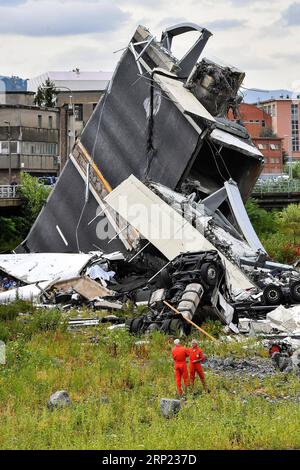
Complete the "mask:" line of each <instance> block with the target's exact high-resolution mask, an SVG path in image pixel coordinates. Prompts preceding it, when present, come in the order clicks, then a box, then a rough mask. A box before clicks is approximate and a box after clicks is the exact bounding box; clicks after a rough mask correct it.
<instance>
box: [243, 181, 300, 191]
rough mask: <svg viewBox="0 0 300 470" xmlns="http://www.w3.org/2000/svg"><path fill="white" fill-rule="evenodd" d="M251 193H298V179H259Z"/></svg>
mask: <svg viewBox="0 0 300 470" xmlns="http://www.w3.org/2000/svg"><path fill="white" fill-rule="evenodd" d="M252 192H253V193H256V194H258V193H260V194H265V193H299V192H300V180H286V181H280V182H278V181H260V182H258V183H256V185H255V186H254V188H253V191H252Z"/></svg>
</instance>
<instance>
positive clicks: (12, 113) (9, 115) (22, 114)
mask: <svg viewBox="0 0 300 470" xmlns="http://www.w3.org/2000/svg"><path fill="white" fill-rule="evenodd" d="M39 115H40V116H42V125H41V127H42V128H44V129H49V116H51V117H52V122H53V129H59V110H54V109H52V108H51V109H50V108H46V109H41V108H38V107H35V106H32V107H30V106H28V107H22V106H10V105H8V106H6V105H0V127H7V125H6V124H4V121H9V122H10V124H11V126H21V127H35V128H37V127H39V118H38V116H39Z"/></svg>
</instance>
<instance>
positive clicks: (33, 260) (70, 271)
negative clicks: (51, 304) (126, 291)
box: [0, 252, 102, 284]
mask: <svg viewBox="0 0 300 470" xmlns="http://www.w3.org/2000/svg"><path fill="white" fill-rule="evenodd" d="M101 255H102V253H99V252H98V254H97V255H95V253H93V254H84V253H80V254H72V253H30V254H11V255H0V269H1V270H2V271H4V272H6V273H7V274H8V275H10V276H13V277H14V278H16V279H19V280H20V281H22V282H24V283H25V284H34V283H35V282H41V281H54V280H60V279H68V278H71V277H76V276H79V275H80V273H81V272H82V270H83V269H84V268H85V266H86V265H87V264H88V263H89V262H91V260H93V259H95V258H97V257H98V258H100V257H101Z"/></svg>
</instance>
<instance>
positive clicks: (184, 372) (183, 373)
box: [172, 339, 189, 396]
mask: <svg viewBox="0 0 300 470" xmlns="http://www.w3.org/2000/svg"><path fill="white" fill-rule="evenodd" d="M174 344H175V347H174V348H173V350H172V357H173V359H174V370H175V380H176V386H177V391H178V395H180V396H181V395H182V394H183V393H182V388H181V379H183V382H184V385H185V388H187V387H188V386H189V373H188V368H187V365H186V358H187V357H188V356H189V350H188V348H186V347H184V346H181V344H180V340H179V339H175V341H174Z"/></svg>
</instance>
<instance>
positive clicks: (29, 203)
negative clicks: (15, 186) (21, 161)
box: [0, 173, 51, 252]
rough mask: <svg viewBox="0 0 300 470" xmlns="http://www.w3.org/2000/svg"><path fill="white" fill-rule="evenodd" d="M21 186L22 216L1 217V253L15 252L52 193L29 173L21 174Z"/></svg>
mask: <svg viewBox="0 0 300 470" xmlns="http://www.w3.org/2000/svg"><path fill="white" fill-rule="evenodd" d="M20 184H21V187H20V189H19V192H20V196H21V198H22V199H23V205H22V209H21V213H20V216H17V217H13V218H12V217H10V218H8V217H0V227H1V231H0V252H7V251H10V250H13V249H14V248H15V247H16V246H17V245H18V244H19V243H20V242H21V241H22V240H24V238H25V237H26V236H27V234H28V232H29V230H30V228H31V227H32V225H33V223H34V222H35V220H36V218H37V216H38V214H39V213H40V211H41V209H42V207H43V205H44V204H45V202H46V201H47V198H48V196H49V194H50V191H51V190H50V189H49V187H47V186H45V185H44V184H41V183H39V181H38V179H37V178H34V177H32V176H30V175H29V174H28V173H22V174H21V182H20Z"/></svg>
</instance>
